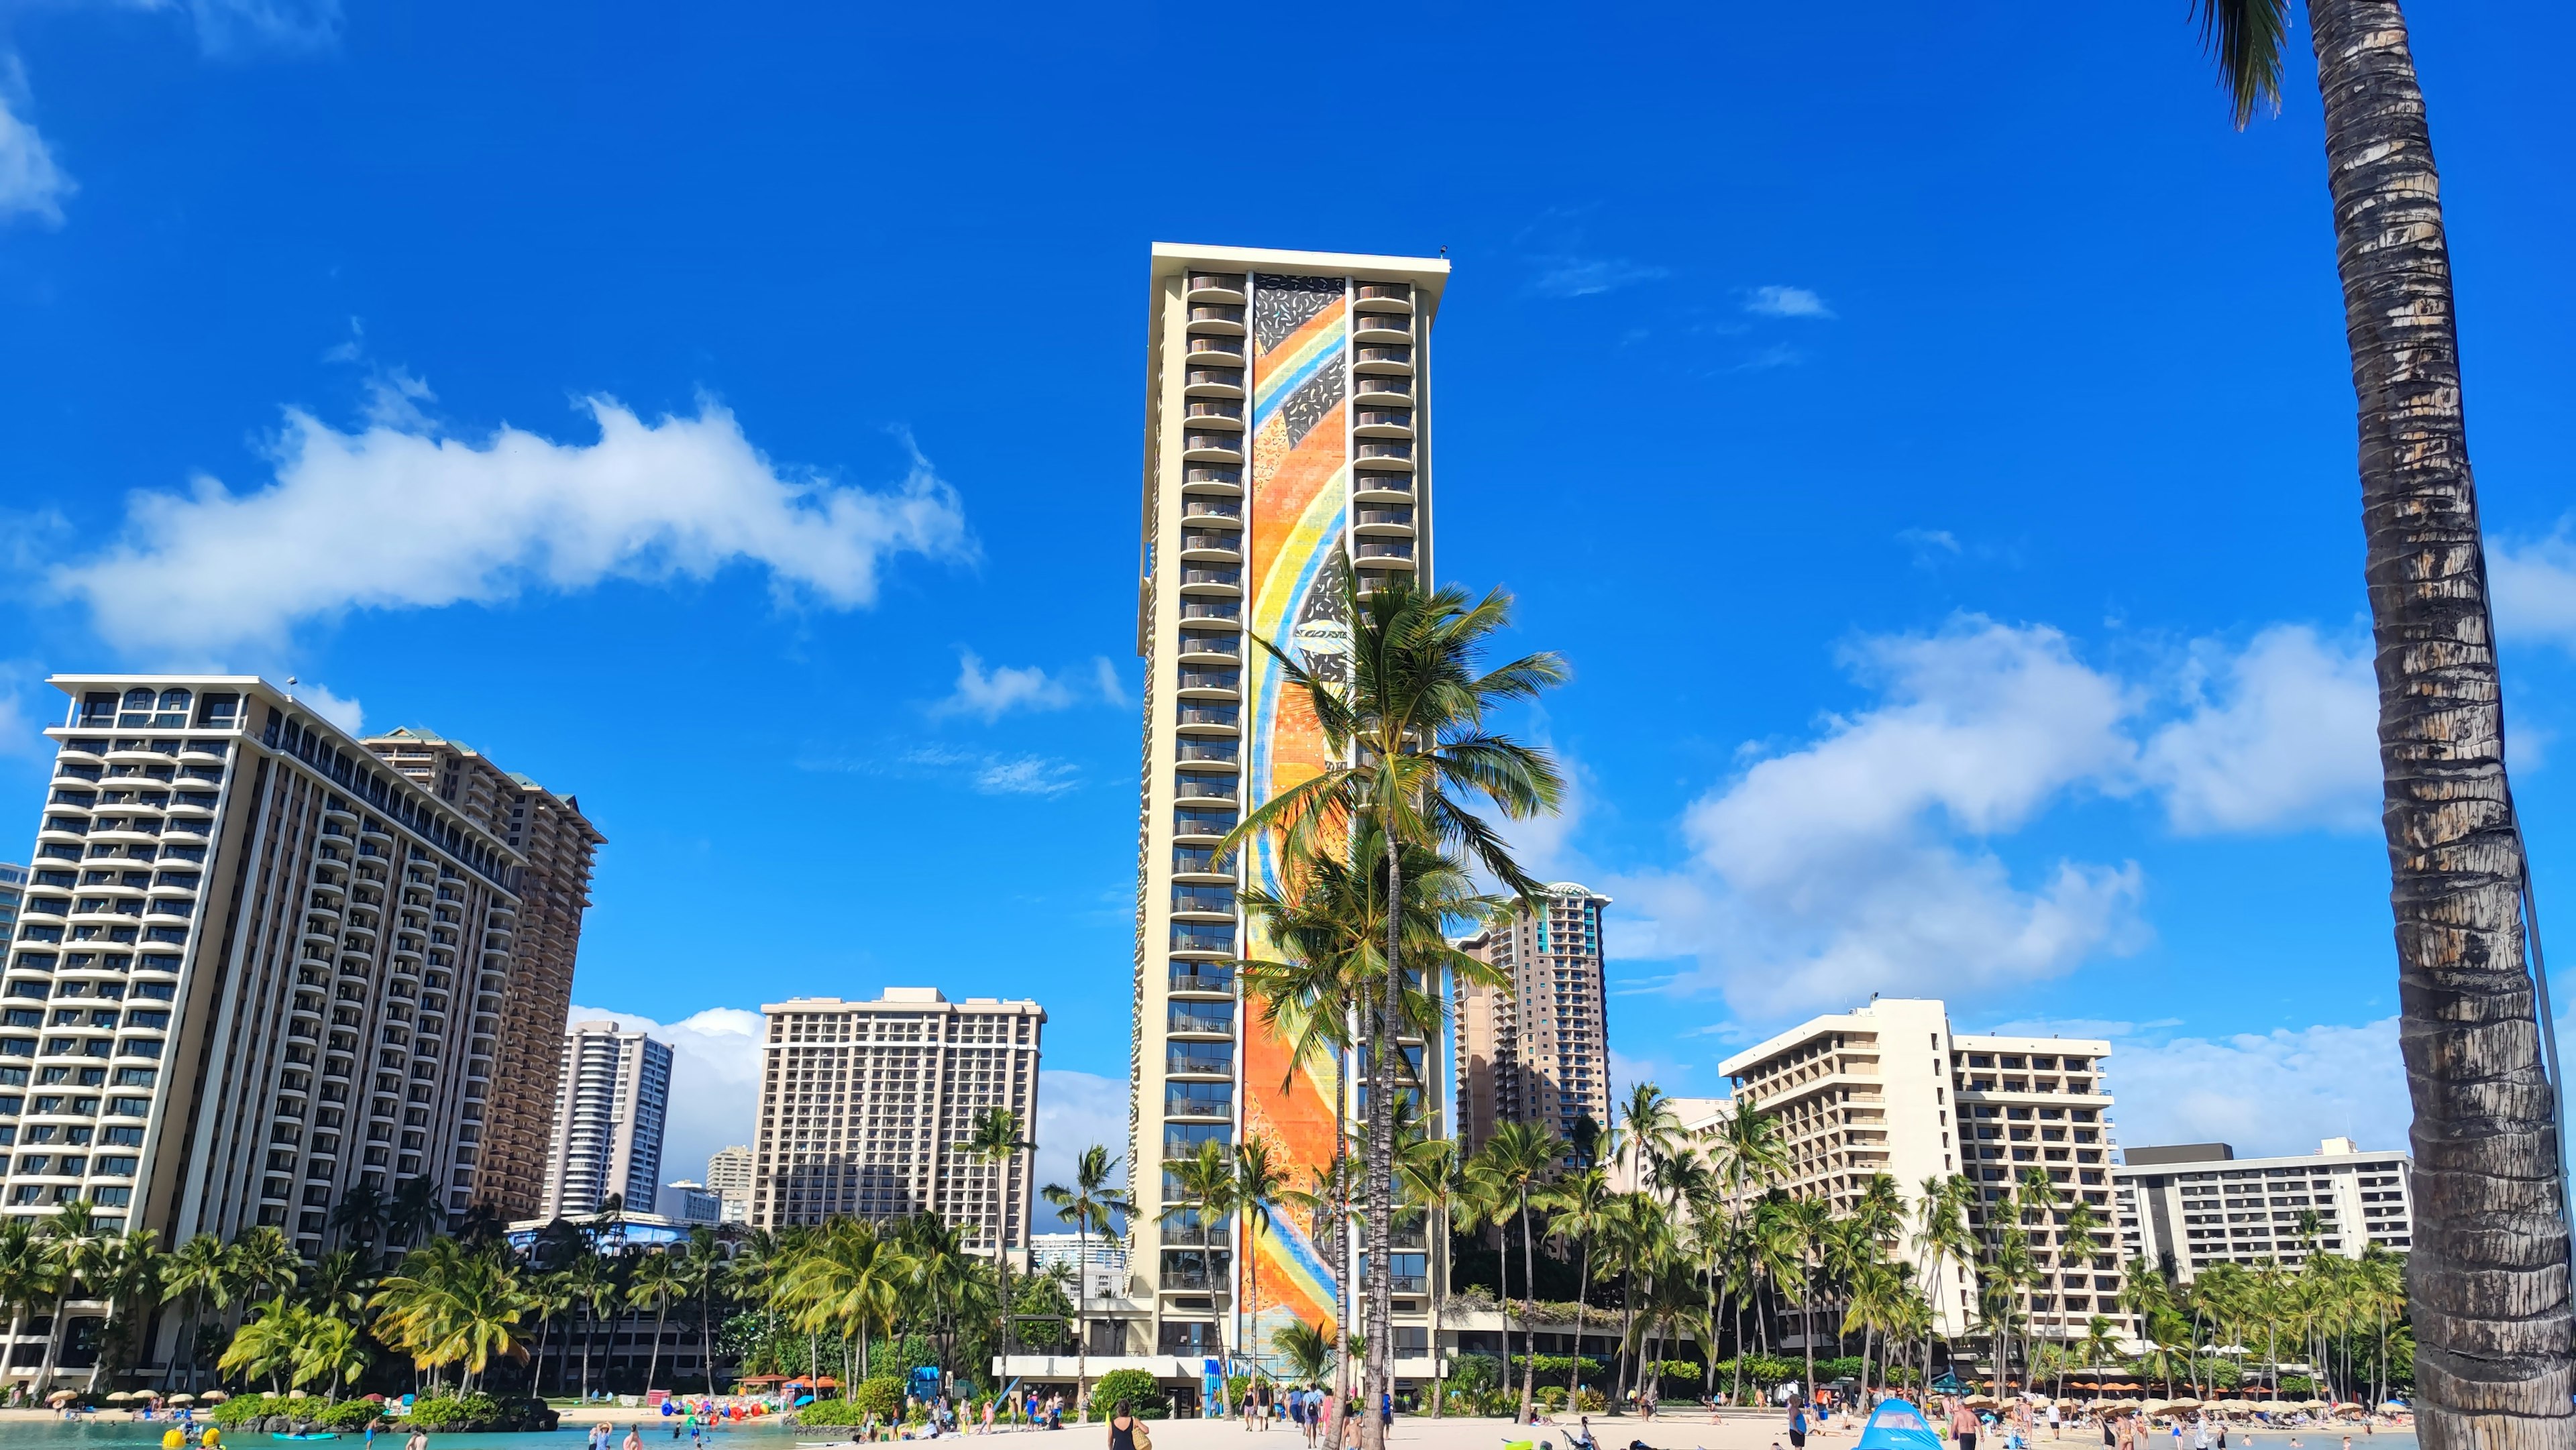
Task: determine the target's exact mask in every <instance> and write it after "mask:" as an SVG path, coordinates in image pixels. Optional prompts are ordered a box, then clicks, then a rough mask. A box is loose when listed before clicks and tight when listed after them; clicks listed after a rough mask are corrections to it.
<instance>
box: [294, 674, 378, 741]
mask: <svg viewBox="0 0 2576 1450" xmlns="http://www.w3.org/2000/svg"><path fill="white" fill-rule="evenodd" d="M294 690H295V698H296V699H297V700H298V701H300V702H301V703H303V704H305V705H308V706H310V707H311V708H312V710H313V713H314V714H316V715H319V716H321V717H322V718H323V719H325V720H328V721H330V722H331V723H332V724H334V725H337V726H339V727H340V728H341V729H343V730H346V731H348V732H349V733H350V734H352V735H359V734H363V733H364V730H363V728H362V727H363V726H364V725H365V724H366V721H367V712H366V711H365V710H363V709H361V708H359V705H358V702H357V701H356V700H354V699H350V700H344V699H342V698H340V697H339V696H337V695H335V694H332V693H331V692H330V691H329V690H328V689H326V688H324V687H323V686H320V685H297V686H295V687H294Z"/></svg>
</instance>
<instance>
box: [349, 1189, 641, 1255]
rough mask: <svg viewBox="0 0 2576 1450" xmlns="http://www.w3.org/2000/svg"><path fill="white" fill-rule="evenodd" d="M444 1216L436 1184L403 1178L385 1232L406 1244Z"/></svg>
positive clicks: (390, 1205) (389, 1208)
mask: <svg viewBox="0 0 2576 1450" xmlns="http://www.w3.org/2000/svg"><path fill="white" fill-rule="evenodd" d="M600 1207H601V1212H602V1213H604V1214H614V1212H615V1209H614V1208H612V1207H611V1206H609V1205H607V1204H602V1205H601V1206H600ZM446 1219H447V1213H446V1210H444V1209H442V1208H440V1207H439V1206H438V1185H437V1184H435V1183H432V1182H430V1181H429V1180H428V1179H426V1178H406V1179H404V1180H403V1181H402V1182H400V1183H397V1184H395V1185H394V1196H393V1198H392V1199H391V1200H390V1201H389V1202H388V1203H387V1204H386V1206H385V1236H386V1237H387V1238H389V1239H391V1240H393V1241H394V1242H396V1243H398V1244H401V1245H402V1246H403V1247H405V1248H409V1247H410V1246H412V1245H413V1244H416V1243H418V1242H420V1238H421V1235H423V1234H425V1233H428V1232H429V1231H430V1230H432V1229H434V1228H436V1227H438V1226H439V1225H440V1224H441V1223H444V1222H445V1221H446Z"/></svg>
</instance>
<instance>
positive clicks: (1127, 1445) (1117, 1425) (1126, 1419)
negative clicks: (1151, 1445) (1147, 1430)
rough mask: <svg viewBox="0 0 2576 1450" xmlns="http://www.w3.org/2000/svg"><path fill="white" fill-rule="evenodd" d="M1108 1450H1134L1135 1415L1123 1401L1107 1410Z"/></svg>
mask: <svg viewBox="0 0 2576 1450" xmlns="http://www.w3.org/2000/svg"><path fill="white" fill-rule="evenodd" d="M1109 1450H1136V1415H1135V1412H1134V1411H1133V1410H1131V1409H1130V1408H1129V1407H1128V1404H1127V1402H1126V1401H1125V1400H1120V1401H1119V1402H1118V1403H1117V1404H1115V1405H1113V1406H1111V1407H1110V1410H1109Z"/></svg>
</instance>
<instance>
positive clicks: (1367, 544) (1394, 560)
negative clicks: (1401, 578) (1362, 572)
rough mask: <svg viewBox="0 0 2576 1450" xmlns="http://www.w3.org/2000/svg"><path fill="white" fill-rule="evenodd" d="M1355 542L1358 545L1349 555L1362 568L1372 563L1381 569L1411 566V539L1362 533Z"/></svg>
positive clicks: (1408, 567) (1407, 567)
mask: <svg viewBox="0 0 2576 1450" xmlns="http://www.w3.org/2000/svg"><path fill="white" fill-rule="evenodd" d="M1356 542H1357V544H1358V546H1359V547H1357V548H1356V549H1353V550H1352V551H1351V556H1352V558H1353V559H1355V560H1357V561H1358V562H1359V564H1360V565H1361V567H1363V568H1366V567H1369V566H1370V565H1372V564H1374V565H1375V566H1376V567H1378V568H1382V569H1410V568H1412V567H1413V540H1411V539H1397V538H1388V537H1386V536H1384V535H1378V534H1363V535H1361V536H1360V537H1359V539H1358V540H1357V541H1356Z"/></svg>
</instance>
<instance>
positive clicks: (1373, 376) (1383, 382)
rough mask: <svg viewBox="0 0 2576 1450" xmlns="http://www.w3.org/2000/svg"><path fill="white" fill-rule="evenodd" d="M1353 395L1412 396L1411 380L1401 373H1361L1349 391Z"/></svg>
mask: <svg viewBox="0 0 2576 1450" xmlns="http://www.w3.org/2000/svg"><path fill="white" fill-rule="evenodd" d="M1351 391H1352V392H1354V393H1400V394H1402V395H1403V396H1405V397H1408V398H1409V397H1412V396H1413V379H1411V378H1408V377H1406V376H1405V375H1404V374H1402V373H1362V374H1360V375H1359V377H1358V379H1357V380H1356V382H1355V384H1354V386H1353V387H1352V389H1351Z"/></svg>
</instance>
